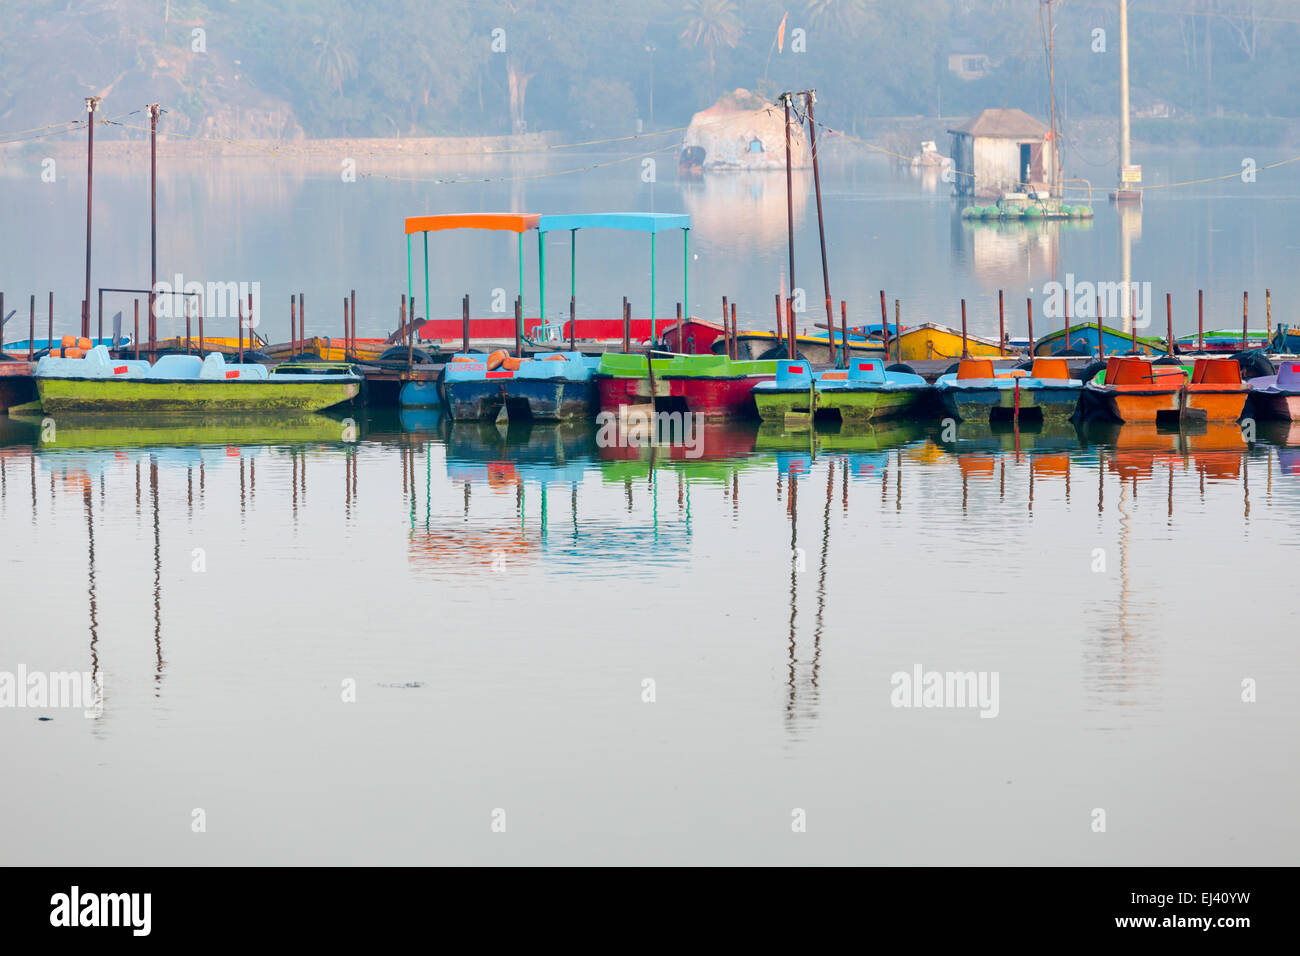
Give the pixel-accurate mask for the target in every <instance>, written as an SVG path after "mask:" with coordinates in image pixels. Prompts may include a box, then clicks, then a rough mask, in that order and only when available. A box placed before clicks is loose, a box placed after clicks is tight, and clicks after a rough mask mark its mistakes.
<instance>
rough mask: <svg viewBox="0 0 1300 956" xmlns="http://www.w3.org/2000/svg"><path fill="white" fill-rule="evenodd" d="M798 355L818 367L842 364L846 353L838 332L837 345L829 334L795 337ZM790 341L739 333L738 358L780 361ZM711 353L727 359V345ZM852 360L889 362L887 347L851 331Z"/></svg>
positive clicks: (715, 345)
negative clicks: (873, 359)
mask: <svg viewBox="0 0 1300 956" xmlns="http://www.w3.org/2000/svg"><path fill="white" fill-rule="evenodd" d="M794 346H795V354H796V355H797V356H799V357H801V358H803V359H804V360H806V361H809V362H814V363H816V364H818V365H828V364H830V363H832V362H836V361H838V360H839V358H840V356H841V354H842V353H843V351H844V345H843V342H842V341H841V339H840V333H839V330H838V329H837V330H836V331H835V337H834V341H832V339H831V336H830V335H828V334H827V333H826V332H821V333H819V334H817V335H808V334H803V335H796V336H795V337H794ZM789 348H790V341H789V339H787V338H785V337H783V336H779V335H777V334H776V333H775V332H753V331H750V332H737V333H736V355H737V357H738V358H741V359H780V358H784V357H786V356H787V355H789V354H790V353H789ZM712 349H713V351H714V352H715V353H717V354H719V355H725V354H726V352H727V345H726V342H725V341H722V340H718V341H715V342H714V343H713V345H712ZM849 356H850V358H854V359H857V358H888V356H887V355H885V347H884V345H882V344H881V343H880V341H878V340H874V339H871V338H869V337H868V336H866V335H863V334H862V333H860V332H854V330H852V329H850V330H849Z"/></svg>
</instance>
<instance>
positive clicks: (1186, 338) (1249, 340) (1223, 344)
mask: <svg viewBox="0 0 1300 956" xmlns="http://www.w3.org/2000/svg"><path fill="white" fill-rule="evenodd" d="M1174 343H1175V344H1176V345H1177V347H1178V350H1179V351H1180V352H1216V353H1230V352H1242V351H1246V350H1248V349H1266V348H1268V347H1269V334H1268V330H1267V329H1248V330H1247V331H1246V344H1245V345H1242V344H1241V329H1207V330H1206V331H1205V332H1192V333H1191V334H1189V335H1180V336H1178V337H1177V338H1175V339H1174Z"/></svg>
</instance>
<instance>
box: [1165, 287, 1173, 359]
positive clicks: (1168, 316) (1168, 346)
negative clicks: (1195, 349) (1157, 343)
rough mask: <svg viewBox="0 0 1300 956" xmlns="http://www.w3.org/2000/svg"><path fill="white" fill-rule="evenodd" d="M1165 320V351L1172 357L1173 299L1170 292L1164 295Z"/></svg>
mask: <svg viewBox="0 0 1300 956" xmlns="http://www.w3.org/2000/svg"><path fill="white" fill-rule="evenodd" d="M1165 320H1166V322H1167V326H1168V327H1167V329H1166V331H1165V350H1166V351H1167V352H1168V353H1169V354H1170V355H1173V354H1174V297H1173V293H1171V292H1166V293H1165Z"/></svg>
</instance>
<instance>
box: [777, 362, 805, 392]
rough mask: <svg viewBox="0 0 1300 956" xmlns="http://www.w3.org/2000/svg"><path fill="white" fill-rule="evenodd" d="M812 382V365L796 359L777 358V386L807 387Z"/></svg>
mask: <svg viewBox="0 0 1300 956" xmlns="http://www.w3.org/2000/svg"><path fill="white" fill-rule="evenodd" d="M811 384H812V366H810V365H809V364H808V363H807V362H804V361H801V360H797V359H779V360H778V361H777V363H776V387H777V388H798V387H803V388H807V387H808V386H810V385H811Z"/></svg>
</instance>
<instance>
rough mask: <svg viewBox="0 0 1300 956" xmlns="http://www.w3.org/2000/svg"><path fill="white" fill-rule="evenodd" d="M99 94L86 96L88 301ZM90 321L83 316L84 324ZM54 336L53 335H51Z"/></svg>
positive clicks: (83, 331)
mask: <svg viewBox="0 0 1300 956" xmlns="http://www.w3.org/2000/svg"><path fill="white" fill-rule="evenodd" d="M99 100H100V98H99V97H98V96H87V97H86V113H87V114H88V117H89V118H88V119H87V120H86V301H87V302H89V301H90V226H91V211H92V209H93V208H94V207H93V202H92V199H93V196H94V190H95V110H96V109H97V108H98V107H99ZM87 321H89V320H88V318H83V320H82V324H83V326H84V325H85V324H86V322H87ZM81 334H82V335H84V336H89V335H90V329H88V328H84V327H83V328H82V330H81ZM51 337H52V336H51Z"/></svg>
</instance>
